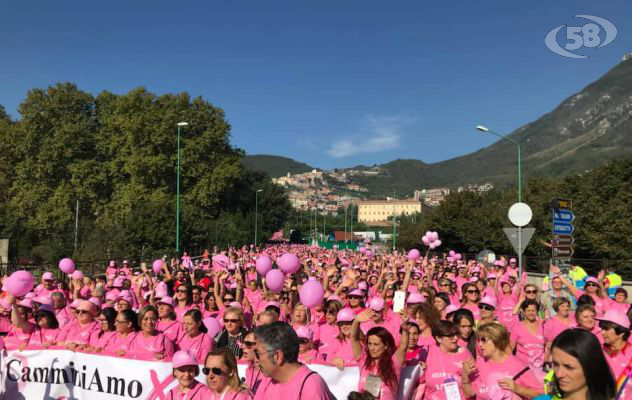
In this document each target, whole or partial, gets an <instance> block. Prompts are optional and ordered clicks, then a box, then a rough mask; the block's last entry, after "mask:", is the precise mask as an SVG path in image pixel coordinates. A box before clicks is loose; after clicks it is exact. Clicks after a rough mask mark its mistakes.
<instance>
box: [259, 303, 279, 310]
mask: <svg viewBox="0 0 632 400" xmlns="http://www.w3.org/2000/svg"><path fill="white" fill-rule="evenodd" d="M271 306H272V307H276V308H278V309H281V305H280V304H279V303H278V302H276V301H269V302H267V303H266V305H265V307H263V308H268V307H271Z"/></svg>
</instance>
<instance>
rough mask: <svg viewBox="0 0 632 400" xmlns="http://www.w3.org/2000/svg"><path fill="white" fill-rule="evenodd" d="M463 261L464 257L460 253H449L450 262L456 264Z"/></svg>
mask: <svg viewBox="0 0 632 400" xmlns="http://www.w3.org/2000/svg"><path fill="white" fill-rule="evenodd" d="M461 259H463V255H462V254H460V253H457V252H456V251H454V250H450V252H449V253H448V262H451V263H452V262H455V261H460V260H461Z"/></svg>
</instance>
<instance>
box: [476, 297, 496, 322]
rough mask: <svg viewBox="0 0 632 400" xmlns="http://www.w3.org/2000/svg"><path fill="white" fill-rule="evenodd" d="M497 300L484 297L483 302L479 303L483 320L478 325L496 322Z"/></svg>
mask: <svg viewBox="0 0 632 400" xmlns="http://www.w3.org/2000/svg"><path fill="white" fill-rule="evenodd" d="M496 307H498V304H497V303H496V299H495V298H494V297H491V296H484V297H483V298H482V299H481V301H479V302H478V309H479V311H480V313H481V318H480V319H479V320H478V321H477V325H483V324H487V323H489V322H494V321H495V320H496V315H495V314H496Z"/></svg>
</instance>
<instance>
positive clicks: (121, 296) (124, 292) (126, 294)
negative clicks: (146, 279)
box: [116, 290, 134, 304]
mask: <svg viewBox="0 0 632 400" xmlns="http://www.w3.org/2000/svg"><path fill="white" fill-rule="evenodd" d="M119 300H125V301H126V302H128V303H129V304H133V303H134V298H133V297H132V294H131V293H130V292H129V290H121V293H119V295H118V298H117V299H116V301H119Z"/></svg>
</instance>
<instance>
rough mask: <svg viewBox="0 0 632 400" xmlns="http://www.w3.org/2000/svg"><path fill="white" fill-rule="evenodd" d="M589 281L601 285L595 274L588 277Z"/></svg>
mask: <svg viewBox="0 0 632 400" xmlns="http://www.w3.org/2000/svg"><path fill="white" fill-rule="evenodd" d="M588 282H590V283H594V284H596V285H599V281H598V280H597V278H595V277H594V276H589V277H588V279H586V283H588Z"/></svg>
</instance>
